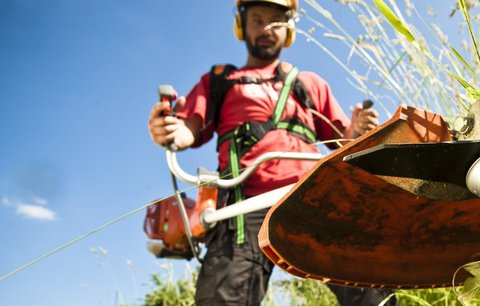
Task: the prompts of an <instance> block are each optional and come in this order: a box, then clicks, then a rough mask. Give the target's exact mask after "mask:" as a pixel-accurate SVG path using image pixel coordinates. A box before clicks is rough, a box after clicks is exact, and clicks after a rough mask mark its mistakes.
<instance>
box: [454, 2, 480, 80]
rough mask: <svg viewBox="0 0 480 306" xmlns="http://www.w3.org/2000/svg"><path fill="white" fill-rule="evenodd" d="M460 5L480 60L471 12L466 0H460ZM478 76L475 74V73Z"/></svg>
mask: <svg viewBox="0 0 480 306" xmlns="http://www.w3.org/2000/svg"><path fill="white" fill-rule="evenodd" d="M458 5H459V6H460V9H461V10H462V12H463V17H464V18H465V21H466V22H467V27H468V32H469V34H470V38H471V39H472V43H473V46H474V47H475V52H476V54H477V59H478V60H479V61H480V51H479V50H478V44H477V40H476V39H475V35H474V34H473V29H472V23H471V22H470V14H469V13H468V8H467V5H466V4H465V0H458ZM473 75H474V76H476V75H475V74H473Z"/></svg>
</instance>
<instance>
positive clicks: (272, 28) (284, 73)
mask: <svg viewBox="0 0 480 306" xmlns="http://www.w3.org/2000/svg"><path fill="white" fill-rule="evenodd" d="M237 9H238V14H237V16H236V19H235V25H234V32H235V35H236V36H237V38H239V39H240V40H245V43H246V46H247V50H248V57H247V63H246V65H245V66H244V67H243V68H241V69H231V71H229V72H228V73H225V69H226V67H223V66H217V67H214V68H213V69H212V72H211V73H206V74H205V75H203V76H202V77H201V80H200V82H199V83H197V84H196V86H195V87H194V88H193V89H192V91H191V92H190V93H189V94H188V96H187V97H186V98H183V97H182V98H180V99H179V100H178V102H177V104H176V107H175V108H176V116H175V117H174V116H162V114H163V110H164V109H165V107H166V105H165V104H164V103H157V104H156V105H155V106H154V107H153V109H152V111H151V114H150V122H149V130H150V134H151V137H152V139H153V141H154V142H155V143H157V144H159V145H166V144H168V143H173V144H174V145H175V146H176V147H177V148H178V149H180V150H181V149H185V148H188V147H198V146H200V145H202V144H204V143H205V142H207V141H208V140H210V139H211V138H212V137H213V133H214V132H216V133H217V134H218V135H219V142H218V152H219V154H218V160H219V168H220V171H221V172H222V173H225V174H230V175H232V176H236V175H238V173H239V169H242V168H244V167H246V166H248V165H251V164H252V163H253V162H254V161H255V159H256V158H257V157H258V156H260V155H262V154H263V153H266V152H270V151H280V152H288V151H290V152H291V151H296V152H317V148H316V146H315V145H312V142H315V139H312V134H313V137H314V138H315V137H316V138H318V139H320V140H328V139H333V138H347V139H348V138H354V135H355V134H363V133H365V132H366V131H368V130H371V129H372V128H374V127H375V126H376V125H377V124H378V114H377V112H376V111H375V110H373V109H362V108H361V106H360V105H357V106H356V107H355V109H354V110H353V113H352V118H351V120H349V119H348V117H347V116H346V115H345V113H344V112H343V111H342V109H341V108H340V106H339V104H338V103H337V101H336V100H335V98H334V96H333V95H332V93H331V91H330V88H329V86H328V84H327V83H326V82H325V81H324V80H323V79H321V78H320V77H319V76H318V75H316V74H314V73H311V72H300V73H298V75H295V74H294V72H293V71H296V68H292V66H290V65H287V64H282V65H280V64H279V63H280V61H279V57H280V53H281V51H282V49H283V48H284V47H287V46H289V45H290V44H291V43H292V42H293V40H294V38H295V30H294V24H293V20H292V17H293V14H294V12H295V11H296V9H297V4H296V1H295V0H238V1H237ZM222 78H223V82H220V83H218V84H221V85H218V84H217V82H218V81H215V82H214V79H215V80H216V79H222ZM212 84H213V85H214V86H212ZM215 84H216V85H215ZM227 84H228V88H227V89H226V90H225V89H224V87H227ZM292 88H293V89H292ZM218 96H220V97H221V98H220V99H218ZM218 100H219V101H218ZM212 101H214V102H212ZM219 103H220V104H219ZM279 105H281V106H279ZM212 110H215V111H213V112H214V113H215V114H214V115H213V116H212V115H211V113H212ZM313 112H318V113H321V114H322V115H323V117H326V118H328V120H329V121H330V122H325V120H322V119H320V117H318V116H314V115H312V113H313ZM331 125H334V126H335V127H336V129H333V128H332V127H331ZM252 130H256V131H258V130H260V131H262V133H260V134H259V135H258V134H256V136H257V137H256V138H255V141H253V143H252V141H250V140H248V141H247V140H246V139H247V138H248V137H247V136H251V135H250V134H251V133H250V132H251V131H252ZM339 132H340V133H339ZM254 134H255V133H254ZM248 139H250V138H248ZM314 164H315V162H312V161H298V160H273V161H269V162H266V163H264V164H262V165H261V166H260V167H259V168H258V169H257V170H256V171H255V172H254V173H253V174H252V175H251V176H250V177H249V178H248V179H247V181H246V182H245V183H244V184H242V186H240V187H238V188H235V189H234V190H232V191H231V192H230V193H229V196H228V204H231V203H234V202H236V201H239V200H241V199H244V198H248V197H251V196H255V195H258V194H261V193H264V192H266V191H269V190H273V189H276V188H279V187H282V186H285V185H287V184H291V183H295V182H297V181H298V179H299V178H300V177H301V176H302V175H303V174H304V173H305V172H307V170H309V169H310V168H311V167H312V166H313V165H314ZM265 214H266V210H262V211H259V212H254V213H250V214H247V215H245V216H239V217H237V218H232V219H231V220H228V221H225V222H221V223H219V224H217V226H216V227H215V228H214V229H212V230H211V231H210V232H209V234H208V236H207V242H206V245H207V248H208V249H207V253H206V255H205V258H204V263H203V264H202V267H201V270H200V274H199V277H198V281H197V290H196V296H195V300H196V303H197V304H198V305H260V303H261V301H262V299H263V296H264V294H265V291H266V289H267V285H268V280H269V277H270V275H271V272H272V269H273V264H272V263H271V262H270V261H269V260H268V259H267V258H266V257H265V256H264V255H263V253H262V252H261V250H260V249H259V246H258V238H257V234H258V231H259V229H260V226H261V224H262V221H263V218H264V217H265ZM367 291H369V290H367ZM380 301H381V300H379V301H378V302H380Z"/></svg>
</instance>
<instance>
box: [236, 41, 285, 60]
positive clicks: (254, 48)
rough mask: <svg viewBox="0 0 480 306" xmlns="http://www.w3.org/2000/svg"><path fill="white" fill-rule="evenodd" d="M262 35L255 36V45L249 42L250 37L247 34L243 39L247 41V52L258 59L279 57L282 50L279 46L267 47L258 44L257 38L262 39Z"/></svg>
mask: <svg viewBox="0 0 480 306" xmlns="http://www.w3.org/2000/svg"><path fill="white" fill-rule="evenodd" d="M262 38H264V37H261V36H260V37H257V39H256V41H255V45H253V44H252V43H251V42H250V38H249V37H248V36H247V37H246V38H245V41H246V43H247V50H248V52H249V53H250V54H251V55H252V56H253V57H256V58H258V59H261V60H272V59H277V58H279V57H280V53H281V52H282V48H281V47H278V48H277V47H273V46H269V47H264V46H260V45H259V44H258V40H259V39H262Z"/></svg>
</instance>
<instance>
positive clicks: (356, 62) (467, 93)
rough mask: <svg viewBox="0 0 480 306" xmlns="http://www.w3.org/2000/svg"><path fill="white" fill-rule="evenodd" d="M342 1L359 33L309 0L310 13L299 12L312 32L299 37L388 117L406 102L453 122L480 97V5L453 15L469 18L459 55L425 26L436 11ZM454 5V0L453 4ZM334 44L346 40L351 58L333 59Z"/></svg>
mask: <svg viewBox="0 0 480 306" xmlns="http://www.w3.org/2000/svg"><path fill="white" fill-rule="evenodd" d="M337 2H338V5H343V6H344V7H345V8H346V9H348V10H350V11H351V12H352V19H354V18H357V19H358V25H359V26H358V27H350V28H349V31H347V30H346V29H345V28H344V26H343V25H342V22H339V21H338V20H340V18H337V17H336V16H335V14H333V13H332V12H330V11H329V10H327V9H326V8H324V7H323V6H322V5H321V4H322V1H316V0H305V3H307V4H308V5H309V8H308V7H307V9H308V11H307V9H304V10H302V11H301V13H302V15H301V16H300V18H301V19H305V20H306V21H307V22H309V23H310V24H311V25H312V26H311V28H309V29H308V30H302V29H299V31H298V33H299V34H301V35H304V36H306V37H307V41H309V42H312V43H315V44H316V45H317V46H319V47H320V48H321V49H322V50H323V51H325V52H326V53H327V55H329V56H330V57H332V58H333V59H334V60H335V61H336V62H337V63H338V64H339V65H340V66H341V67H342V68H343V69H344V70H345V71H346V72H347V73H348V75H349V82H350V83H351V84H352V86H353V87H354V88H356V89H358V90H359V91H361V92H362V93H364V94H365V95H366V96H368V97H371V98H372V99H373V100H375V101H376V102H378V103H379V104H380V105H381V107H382V108H383V109H384V110H385V112H386V114H387V116H390V111H391V110H392V109H393V108H396V107H397V106H398V105H400V104H406V105H412V106H416V107H420V108H424V109H428V110H430V111H433V112H435V113H439V114H442V115H443V116H444V118H446V119H447V120H448V121H449V122H453V119H454V117H455V116H458V115H460V114H461V113H464V112H466V111H468V109H469V106H470V105H471V103H473V102H475V101H476V100H478V99H479V98H480V82H479V79H478V74H479V73H480V56H479V51H478V47H477V42H476V39H475V37H476V35H477V36H478V30H477V31H476V29H475V26H477V27H478V17H477V16H475V18H470V15H471V14H472V13H473V12H474V11H475V10H476V8H478V7H479V6H480V3H479V2H478V1H473V0H470V1H466V0H458V3H457V9H456V11H460V12H461V13H462V14H463V16H464V22H462V23H461V26H462V28H461V29H460V30H461V31H464V32H467V35H464V36H467V37H460V36H459V37H460V38H461V39H462V40H461V46H462V48H461V51H459V50H460V48H455V47H453V43H451V42H450V41H449V38H448V36H447V35H445V34H444V32H443V31H442V29H441V27H440V26H438V25H437V24H435V23H433V22H432V23H431V24H427V22H426V21H425V19H424V17H423V16H424V15H426V16H427V17H429V18H432V19H434V18H435V17H436V15H437V13H436V12H435V10H434V8H432V7H429V8H428V10H427V12H426V13H425V14H421V13H420V12H418V11H417V9H416V7H415V5H414V3H413V2H412V1H410V0H403V1H402V4H403V5H402V6H401V5H398V4H397V2H400V1H395V0H388V1H382V0H372V1H365V0H338V1H337ZM386 2H388V4H387V3H386ZM455 2H456V1H454V0H451V3H452V5H453V6H454V5H455ZM310 8H311V9H313V10H310ZM456 11H454V12H456ZM335 12H336V13H338V11H335ZM454 12H452V15H454ZM420 26H422V30H423V31H421V29H420V28H419V27H420ZM465 30H467V31H465ZM353 31H355V32H354V33H353ZM476 32H477V34H475V33H476ZM464 34H465V33H464ZM459 37H455V39H458V38H459ZM332 39H333V40H335V41H337V42H338V41H339V42H341V43H342V44H343V45H344V46H345V49H346V50H347V51H348V52H347V53H346V54H348V55H346V56H343V55H342V53H339V52H336V53H335V54H333V52H331V51H330V50H329V47H328V46H327V45H328V44H330V43H332V42H331V41H332ZM468 41H470V43H468ZM462 53H463V56H462V55H461V54H462Z"/></svg>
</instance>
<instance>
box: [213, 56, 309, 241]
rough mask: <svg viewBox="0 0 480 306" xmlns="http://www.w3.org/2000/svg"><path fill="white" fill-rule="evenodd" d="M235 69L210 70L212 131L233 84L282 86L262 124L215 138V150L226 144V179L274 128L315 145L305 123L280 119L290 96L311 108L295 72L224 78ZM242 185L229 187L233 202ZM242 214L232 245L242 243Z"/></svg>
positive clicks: (285, 69) (280, 69) (240, 196)
mask: <svg viewBox="0 0 480 306" xmlns="http://www.w3.org/2000/svg"><path fill="white" fill-rule="evenodd" d="M235 70H237V68H236V67H235V66H233V65H229V64H228V65H215V66H213V67H212V69H211V71H210V99H209V101H208V107H207V113H206V120H205V122H206V124H207V125H210V124H212V125H213V127H214V129H215V130H216V129H217V127H218V122H219V118H220V111H221V108H222V105H223V101H224V99H225V96H226V94H227V92H228V91H229V90H230V89H231V88H232V87H233V86H234V85H235V84H261V83H265V82H277V81H282V82H283V87H282V89H281V91H280V94H279V97H278V100H277V103H276V105H275V110H274V112H273V114H272V116H271V117H270V120H268V121H265V122H250V121H247V122H244V123H243V124H242V125H240V126H238V127H237V128H235V129H233V130H230V131H228V132H226V133H225V134H223V135H219V137H218V139H217V151H218V149H219V147H220V145H221V144H222V143H224V142H226V141H229V151H228V152H229V158H228V166H227V168H226V169H224V170H223V171H222V173H221V174H222V175H224V174H226V173H228V176H230V177H237V176H238V175H240V170H241V165H240V159H241V157H242V156H243V155H245V154H246V153H247V152H248V151H249V150H250V149H251V148H252V147H253V146H254V145H255V144H256V143H257V142H258V141H259V140H260V139H262V138H263V137H264V136H265V134H267V133H268V132H269V131H271V130H274V129H284V130H286V131H288V132H289V133H291V134H292V135H295V136H296V137H299V138H300V139H302V140H303V141H305V142H307V143H315V142H316V140H317V137H316V133H315V131H312V129H310V127H308V126H307V125H306V124H305V123H303V122H302V121H300V120H299V119H297V118H294V117H292V118H286V119H284V120H281V119H282V115H283V113H284V110H285V106H286V104H287V100H288V97H289V96H290V94H291V93H293V95H294V96H295V97H296V98H297V100H298V101H299V102H300V103H301V105H302V106H303V107H305V108H307V109H312V108H313V103H312V100H311V98H310V95H309V94H308V92H307V90H306V88H305V87H304V86H303V84H302V83H301V82H300V81H299V80H298V79H297V76H298V69H297V68H296V67H293V66H291V65H290V64H287V63H284V62H282V63H280V64H279V65H278V66H277V67H276V68H275V76H274V77H273V78H269V79H259V78H255V77H248V76H247V77H241V78H239V79H229V78H228V76H229V75H230V74H231V73H232V72H233V71H235ZM242 189H243V188H242V186H241V185H239V186H236V187H235V188H233V190H232V191H233V196H234V201H235V202H239V201H242V200H244V199H245V195H244V193H243V190H242ZM244 224H245V221H244V215H240V216H237V217H236V219H235V227H236V243H237V244H241V243H243V242H244V241H245V234H244V226H245V225H244Z"/></svg>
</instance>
